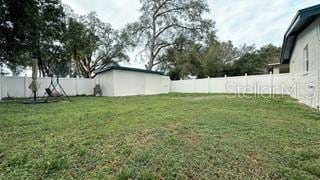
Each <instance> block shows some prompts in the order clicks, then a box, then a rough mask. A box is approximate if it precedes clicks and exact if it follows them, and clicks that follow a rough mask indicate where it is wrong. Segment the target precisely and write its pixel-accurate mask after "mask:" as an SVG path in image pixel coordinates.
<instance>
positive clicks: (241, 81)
mask: <svg viewBox="0 0 320 180" xmlns="http://www.w3.org/2000/svg"><path fill="white" fill-rule="evenodd" d="M290 79H291V75H290V74H275V75H273V74H266V75H255V76H247V75H245V76H236V77H222V78H206V79H196V80H180V81H171V83H170V89H171V92H178V93H179V92H180V93H207V92H210V93H255V94H288V92H286V89H290V87H291V80H290Z"/></svg>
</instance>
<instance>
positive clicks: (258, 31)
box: [209, 0, 318, 46]
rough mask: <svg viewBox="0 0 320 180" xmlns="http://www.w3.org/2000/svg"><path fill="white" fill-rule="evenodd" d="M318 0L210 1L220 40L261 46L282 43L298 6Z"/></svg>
mask: <svg viewBox="0 0 320 180" xmlns="http://www.w3.org/2000/svg"><path fill="white" fill-rule="evenodd" d="M317 3H318V0H305V1H296V0H273V1H270V0H259V1H257V0H241V1H234V0H214V1H209V4H210V7H211V9H212V12H211V15H212V17H213V19H214V20H215V21H216V28H217V31H218V32H217V35H218V37H219V38H220V39H221V40H224V41H225V40H232V41H233V42H234V43H235V44H236V45H241V44H243V43H249V44H256V45H257V46H261V45H264V44H269V43H273V44H275V45H281V43H282V38H283V35H284V33H285V31H286V29H287V27H288V26H289V24H290V22H291V20H292V19H293V17H294V15H295V14H296V12H297V11H298V10H299V9H302V8H305V7H308V6H311V5H315V4H317Z"/></svg>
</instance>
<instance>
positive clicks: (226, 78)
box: [224, 74, 228, 93]
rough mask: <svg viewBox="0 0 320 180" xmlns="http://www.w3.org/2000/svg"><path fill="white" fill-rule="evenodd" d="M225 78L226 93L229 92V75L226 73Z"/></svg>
mask: <svg viewBox="0 0 320 180" xmlns="http://www.w3.org/2000/svg"><path fill="white" fill-rule="evenodd" d="M224 80H225V90H224V91H225V93H227V92H228V77H227V75H226V74H225V75H224Z"/></svg>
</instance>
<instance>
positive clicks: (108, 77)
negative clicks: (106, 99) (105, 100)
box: [95, 71, 115, 96]
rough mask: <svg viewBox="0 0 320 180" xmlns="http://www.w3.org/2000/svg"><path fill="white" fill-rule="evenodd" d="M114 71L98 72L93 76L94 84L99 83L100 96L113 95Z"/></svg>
mask: <svg viewBox="0 0 320 180" xmlns="http://www.w3.org/2000/svg"><path fill="white" fill-rule="evenodd" d="M114 78H115V74H114V71H108V72H104V73H101V74H99V75H98V76H97V77H96V78H95V84H100V87H101V91H102V96H114V94H115V92H114Z"/></svg>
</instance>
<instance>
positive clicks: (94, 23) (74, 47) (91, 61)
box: [64, 12, 132, 77]
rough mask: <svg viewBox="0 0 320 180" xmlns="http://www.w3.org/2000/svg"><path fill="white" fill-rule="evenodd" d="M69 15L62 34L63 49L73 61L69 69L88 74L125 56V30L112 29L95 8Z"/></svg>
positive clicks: (80, 74)
mask: <svg viewBox="0 0 320 180" xmlns="http://www.w3.org/2000/svg"><path fill="white" fill-rule="evenodd" d="M72 17H73V18H70V19H69V23H68V26H67V31H66V33H65V36H64V37H65V38H64V39H65V41H64V42H65V46H66V48H67V52H69V55H70V57H72V59H73V62H74V64H75V65H74V66H73V71H72V72H76V75H78V76H83V77H91V76H92V75H93V73H94V72H95V71H97V70H98V69H102V68H104V67H106V66H110V65H114V64H118V63H119V62H121V61H128V60H129V57H128V56H127V53H126V50H127V48H128V47H129V46H130V44H132V43H131V39H130V38H129V36H128V33H127V32H126V31H125V30H114V29H113V28H112V27H111V25H110V24H109V23H104V22H102V21H101V20H100V19H99V18H98V17H97V14H96V13H95V12H91V13H89V14H88V15H85V16H78V17H77V16H76V15H72ZM74 75H75V74H74Z"/></svg>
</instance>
